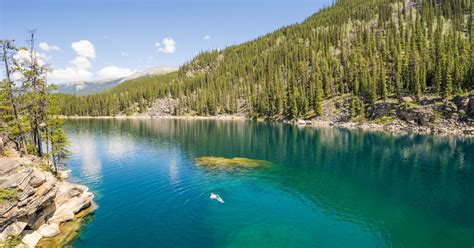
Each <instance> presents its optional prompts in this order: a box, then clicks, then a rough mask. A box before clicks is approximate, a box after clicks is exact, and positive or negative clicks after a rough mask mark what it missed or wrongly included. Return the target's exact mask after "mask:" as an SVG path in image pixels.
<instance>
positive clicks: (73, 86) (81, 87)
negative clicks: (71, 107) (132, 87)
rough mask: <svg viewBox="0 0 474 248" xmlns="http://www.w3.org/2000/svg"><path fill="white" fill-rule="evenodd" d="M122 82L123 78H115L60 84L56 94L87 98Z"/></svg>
mask: <svg viewBox="0 0 474 248" xmlns="http://www.w3.org/2000/svg"><path fill="white" fill-rule="evenodd" d="M122 80H123V78H115V79H105V80H97V81H79V82H70V83H65V84H58V85H57V86H58V89H57V90H56V92H57V93H64V94H70V95H75V96H85V95H90V94H94V93H98V92H102V91H105V90H108V89H110V88H112V87H114V86H116V85H118V84H119V83H121V82H122Z"/></svg>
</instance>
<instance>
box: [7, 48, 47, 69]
mask: <svg viewBox="0 0 474 248" xmlns="http://www.w3.org/2000/svg"><path fill="white" fill-rule="evenodd" d="M13 58H14V59H15V60H16V61H17V62H19V63H20V64H26V63H30V62H31V54H30V52H29V51H28V50H25V49H21V50H19V51H18V52H17V53H16V54H15V55H13ZM33 59H35V60H36V62H37V63H38V65H39V66H43V65H44V64H45V62H44V60H45V59H46V56H45V55H44V54H41V53H37V52H35V53H34V54H33Z"/></svg>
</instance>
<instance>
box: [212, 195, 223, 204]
mask: <svg viewBox="0 0 474 248" xmlns="http://www.w3.org/2000/svg"><path fill="white" fill-rule="evenodd" d="M209 198H210V199H214V200H216V201H218V202H220V203H224V200H222V198H221V197H220V196H219V195H218V194H214V193H211V196H210V197H209Z"/></svg>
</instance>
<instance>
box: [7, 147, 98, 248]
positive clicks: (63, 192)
mask: <svg viewBox="0 0 474 248" xmlns="http://www.w3.org/2000/svg"><path fill="white" fill-rule="evenodd" d="M42 163H43V161H42V160H40V159H39V158H37V157H34V156H26V157H21V158H20V157H17V156H13V157H4V156H0V190H2V193H3V194H2V198H0V247H13V246H14V247H36V246H37V244H38V242H40V240H42V239H51V238H53V237H57V236H58V235H67V233H64V232H65V231H64V228H63V225H65V224H68V223H70V222H72V221H75V220H77V216H79V215H82V214H84V213H85V212H87V213H89V212H91V211H93V210H94V209H95V208H96V205H95V203H94V201H93V199H94V195H93V194H92V193H91V192H90V191H89V189H88V188H87V187H86V186H83V185H78V184H73V183H70V182H67V181H64V180H63V179H64V178H65V177H68V173H67V172H66V173H62V174H60V177H62V178H58V177H56V176H54V175H53V174H52V173H51V172H49V171H47V169H45V168H47V166H44V165H43V164H42ZM61 245H64V244H61Z"/></svg>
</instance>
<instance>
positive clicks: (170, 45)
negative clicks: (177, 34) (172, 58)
mask: <svg viewBox="0 0 474 248" xmlns="http://www.w3.org/2000/svg"><path fill="white" fill-rule="evenodd" d="M155 46H156V47H158V51H160V52H163V53H174V51H175V50H176V42H174V40H173V39H172V38H164V39H163V40H162V41H161V43H159V42H156V43H155Z"/></svg>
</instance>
